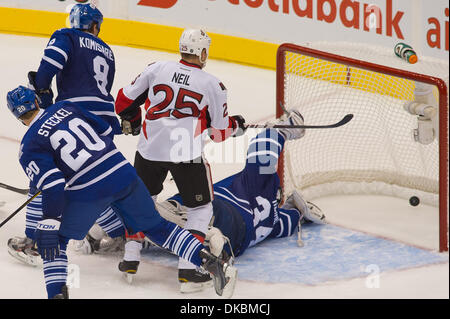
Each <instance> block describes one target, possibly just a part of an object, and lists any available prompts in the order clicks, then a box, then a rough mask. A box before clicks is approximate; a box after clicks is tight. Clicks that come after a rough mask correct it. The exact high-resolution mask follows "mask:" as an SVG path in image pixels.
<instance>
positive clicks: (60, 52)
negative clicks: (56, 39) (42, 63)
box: [45, 45, 69, 62]
mask: <svg viewBox="0 0 450 319" xmlns="http://www.w3.org/2000/svg"><path fill="white" fill-rule="evenodd" d="M45 50H53V51H56V52H58V53H59V54H61V55H62V56H63V57H64V60H66V62H67V59H68V58H69V57H68V56H67V53H66V52H64V50H62V49H60V48H58V47H55V46H53V45H52V46H49V47H47V48H45Z"/></svg>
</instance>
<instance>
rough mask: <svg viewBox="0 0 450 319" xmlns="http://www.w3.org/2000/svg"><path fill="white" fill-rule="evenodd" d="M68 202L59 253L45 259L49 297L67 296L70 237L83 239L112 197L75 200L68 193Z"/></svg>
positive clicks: (61, 229)
mask: <svg viewBox="0 0 450 319" xmlns="http://www.w3.org/2000/svg"><path fill="white" fill-rule="evenodd" d="M66 199H67V204H66V206H65V207H64V211H63V213H62V215H61V225H60V227H59V232H58V235H59V237H60V244H59V245H60V247H59V250H60V252H59V255H58V256H56V258H55V259H54V260H52V261H49V260H44V265H43V271H44V277H45V284H46V288H47V294H48V298H62V297H67V296H65V295H67V294H68V291H67V286H66V284H67V274H68V271H67V267H68V258H67V254H66V249H67V244H68V242H69V240H70V239H75V240H81V239H83V238H84V237H85V236H86V235H87V233H88V231H89V229H90V228H91V227H92V225H94V223H95V221H96V220H97V218H98V217H99V215H100V214H101V212H102V211H104V210H105V207H107V206H108V204H109V202H110V201H111V199H103V200H102V199H99V200H96V201H83V202H81V201H74V200H72V199H71V198H70V195H67V194H66Z"/></svg>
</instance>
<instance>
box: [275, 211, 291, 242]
mask: <svg viewBox="0 0 450 319" xmlns="http://www.w3.org/2000/svg"><path fill="white" fill-rule="evenodd" d="M280 215H283V216H286V219H287V222H288V224H287V233H288V234H290V233H291V227H292V225H291V217H290V216H289V215H288V214H286V213H283V212H280ZM280 224H281V225H283V224H284V223H283V220H282V219H280ZM281 234H283V227H281V232H280V234H279V235H278V236H280V235H281Z"/></svg>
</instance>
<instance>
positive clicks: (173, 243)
mask: <svg viewBox="0 0 450 319" xmlns="http://www.w3.org/2000/svg"><path fill="white" fill-rule="evenodd" d="M144 234H145V235H146V236H147V237H148V238H150V240H151V241H153V242H154V243H156V244H157V245H159V246H161V247H163V248H166V249H169V250H170V251H172V252H173V253H174V254H176V255H178V256H179V257H181V258H184V259H186V260H187V261H189V262H191V263H193V264H194V265H196V266H200V265H201V264H202V260H201V258H200V256H199V252H200V250H202V249H203V248H204V246H203V245H202V243H201V242H200V241H198V239H197V238H195V237H194V236H192V234H191V233H190V232H189V231H188V230H186V229H183V228H180V227H178V226H177V225H176V224H174V223H171V222H169V221H167V220H165V219H162V220H161V222H160V223H158V224H157V225H156V226H155V227H153V228H152V229H150V230H147V231H144Z"/></svg>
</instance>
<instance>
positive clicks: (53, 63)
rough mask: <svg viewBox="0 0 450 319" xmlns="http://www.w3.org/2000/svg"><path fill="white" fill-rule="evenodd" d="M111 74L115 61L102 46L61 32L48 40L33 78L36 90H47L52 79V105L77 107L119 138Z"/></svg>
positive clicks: (78, 34) (92, 39) (71, 31)
mask: <svg viewBox="0 0 450 319" xmlns="http://www.w3.org/2000/svg"><path fill="white" fill-rule="evenodd" d="M115 72H116V69H115V57H114V54H113V51H112V50H111V48H110V47H109V46H108V45H107V44H106V43H105V42H103V41H102V40H101V39H100V38H98V37H96V36H94V35H92V34H90V33H87V32H84V31H80V30H76V29H68V28H65V29H60V30H57V31H55V32H54V33H53V35H52V36H51V38H50V40H49V42H48V44H47V47H46V48H45V50H44V56H43V57H42V60H41V63H40V66H39V69H38V71H37V74H36V86H37V89H43V88H49V87H50V86H51V82H52V79H53V77H54V76H55V75H56V86H57V90H58V95H57V97H56V102H59V101H63V100H66V101H70V102H76V103H79V104H78V105H79V106H81V107H84V108H85V109H86V110H88V111H90V112H92V113H93V114H95V115H98V116H101V117H102V118H104V119H105V120H106V121H108V122H109V123H110V125H111V126H112V128H113V131H114V133H115V134H120V124H119V121H118V119H117V118H116V115H115V112H114V97H113V96H112V95H111V93H110V92H111V88H112V85H113V82H114V75H115Z"/></svg>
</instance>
